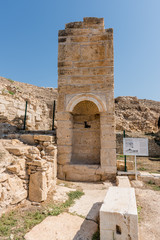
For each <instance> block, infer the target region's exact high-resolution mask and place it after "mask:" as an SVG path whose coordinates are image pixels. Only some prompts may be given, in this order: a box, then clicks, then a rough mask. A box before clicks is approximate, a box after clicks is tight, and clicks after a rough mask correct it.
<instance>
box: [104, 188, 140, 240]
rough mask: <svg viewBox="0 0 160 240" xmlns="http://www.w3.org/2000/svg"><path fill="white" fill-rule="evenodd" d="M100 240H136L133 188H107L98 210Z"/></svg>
mask: <svg viewBox="0 0 160 240" xmlns="http://www.w3.org/2000/svg"><path fill="white" fill-rule="evenodd" d="M100 239H101V240H106V239H108V240H113V239H117V240H124V239H126V240H130V239H132V240H138V214H137V206H136V199H135V191H134V188H119V187H110V188H109V190H108V192H107V195H106V197H105V199H104V203H103V205H102V207H101V209H100Z"/></svg>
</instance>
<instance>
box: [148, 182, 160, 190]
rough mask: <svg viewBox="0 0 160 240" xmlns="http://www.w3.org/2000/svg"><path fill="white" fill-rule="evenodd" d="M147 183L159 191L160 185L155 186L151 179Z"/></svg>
mask: <svg viewBox="0 0 160 240" xmlns="http://www.w3.org/2000/svg"><path fill="white" fill-rule="evenodd" d="M147 185H148V186H149V187H151V189H152V190H154V191H160V186H157V185H156V184H155V183H154V182H153V181H151V180H150V181H148V183H147Z"/></svg>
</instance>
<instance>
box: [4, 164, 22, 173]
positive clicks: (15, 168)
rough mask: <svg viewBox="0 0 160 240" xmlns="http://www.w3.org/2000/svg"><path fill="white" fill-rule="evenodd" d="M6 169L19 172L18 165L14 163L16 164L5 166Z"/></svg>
mask: <svg viewBox="0 0 160 240" xmlns="http://www.w3.org/2000/svg"><path fill="white" fill-rule="evenodd" d="M7 170H8V171H9V172H11V173H16V174H17V173H19V172H20V165H16V164H14V165H10V166H8V167H7Z"/></svg>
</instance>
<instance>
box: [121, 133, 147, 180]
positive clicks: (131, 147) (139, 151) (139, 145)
mask: <svg viewBox="0 0 160 240" xmlns="http://www.w3.org/2000/svg"><path fill="white" fill-rule="evenodd" d="M123 154H124V155H134V156H135V178H136V180H137V159H136V156H148V139H147V138H123Z"/></svg>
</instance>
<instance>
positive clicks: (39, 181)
mask: <svg viewBox="0 0 160 240" xmlns="http://www.w3.org/2000/svg"><path fill="white" fill-rule="evenodd" d="M46 198H47V179H46V175H45V172H36V173H34V174H31V175H30V181H29V200H30V201H33V202H42V201H44V200H46Z"/></svg>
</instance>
